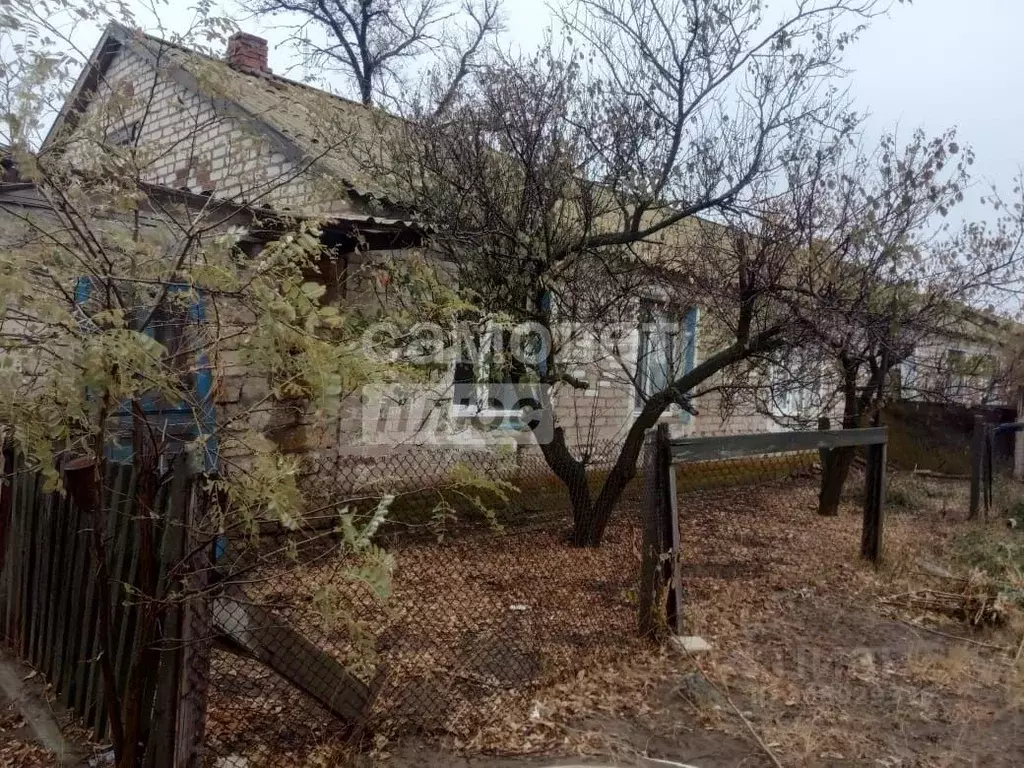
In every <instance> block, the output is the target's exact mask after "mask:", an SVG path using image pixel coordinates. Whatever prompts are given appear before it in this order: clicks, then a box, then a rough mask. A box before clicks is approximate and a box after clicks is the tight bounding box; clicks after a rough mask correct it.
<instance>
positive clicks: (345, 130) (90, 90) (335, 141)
mask: <svg viewBox="0 0 1024 768" xmlns="http://www.w3.org/2000/svg"><path fill="white" fill-rule="evenodd" d="M122 49H125V50H130V51H132V52H134V53H135V54H137V55H139V56H141V57H142V58H144V59H145V60H147V61H149V62H150V63H151V64H152V65H153V66H154V67H155V68H158V69H160V70H161V71H163V72H165V73H166V75H167V76H168V77H169V78H171V79H173V80H174V81H175V82H177V83H178V84H179V85H181V86H183V87H185V88H187V89H189V90H191V91H193V92H195V93H198V94H199V95H201V96H203V97H205V98H207V99H209V100H210V101H211V102H213V103H214V105H215V106H216V107H217V108H219V109H220V110H221V111H223V112H225V113H228V114H232V115H233V116H234V117H236V118H238V119H240V120H241V121H243V122H245V123H247V124H249V125H250V126H252V127H254V128H255V129H256V130H258V131H259V132H260V133H261V134H263V135H264V136H265V137H266V138H267V139H269V140H270V141H271V142H272V143H273V144H274V146H275V149H276V150H278V151H280V152H281V153H282V154H284V156H285V157H286V158H288V159H290V160H293V161H299V162H306V163H312V168H313V169H314V170H319V171H321V172H323V173H325V174H327V175H328V176H330V177H331V178H333V179H336V180H338V181H340V182H342V183H343V184H344V185H345V186H346V187H347V189H348V190H349V192H350V193H351V194H353V195H354V196H356V197H360V198H371V199H372V198H376V199H380V200H382V201H384V202H386V199H385V198H384V196H383V194H382V192H381V190H380V188H379V186H378V185H376V184H375V183H374V182H373V180H372V179H371V178H369V177H368V176H367V175H366V174H365V173H364V172H363V171H361V169H360V164H359V163H358V162H357V160H356V156H355V151H356V144H357V143H358V144H359V146H360V147H362V148H363V150H364V151H365V148H366V138H367V136H368V135H370V136H372V135H374V134H376V133H377V131H379V127H380V125H381V124H382V123H386V122H388V121H387V120H384V121H382V120H380V118H381V117H382V116H383V115H384V113H382V112H380V110H377V109H375V108H373V107H366V106H364V105H362V104H360V103H358V102H354V101H350V100H348V99H344V98H341V97H339V96H335V95H333V94H330V93H327V92H326V91H322V90H319V89H316V88H312V87H310V86H308V85H304V84H302V83H299V82H296V81H294V80H289V79H288V78H284V77H280V76H279V75H274V74H272V73H270V72H263V71H258V70H251V69H240V68H236V67H235V66H232V65H230V64H228V63H227V62H226V61H224V60H222V59H218V58H214V57H212V56H208V55H206V54H203V53H200V52H198V51H195V50H191V49H189V48H185V47H183V46H181V45H178V44H177V43H173V42H170V41H167V40H162V39H160V38H157V37H154V36H152V35H148V34H145V33H143V32H140V31H132V30H130V29H128V28H127V27H125V26H123V25H121V24H117V23H112V24H110V25H108V27H107V28H106V30H105V31H104V33H103V36H102V38H101V39H100V42H99V43H98V44H97V46H96V48H95V50H94V51H93V53H92V55H91V56H90V58H89V62H88V64H87V65H86V67H85V69H84V71H83V73H82V75H81V76H80V77H79V80H78V82H77V83H76V85H75V88H74V90H73V91H72V94H71V96H70V97H69V99H68V102H67V105H66V108H65V109H64V110H63V111H62V112H61V114H60V115H59V116H58V118H57V120H56V121H55V122H54V125H53V127H52V128H51V129H50V133H49V135H48V136H47V138H46V141H45V142H44V145H43V146H44V147H45V146H46V144H48V143H50V142H51V141H52V140H53V139H54V137H56V136H57V135H59V134H60V132H62V131H64V130H66V129H69V128H73V127H74V125H75V124H76V123H77V120H78V116H79V115H80V114H81V113H82V112H83V111H84V109H85V108H86V106H87V105H88V102H89V100H90V99H91V98H92V96H93V94H94V93H95V91H96V88H97V85H98V84H99V83H101V82H103V78H104V76H105V74H106V72H107V70H108V69H109V67H110V65H111V64H112V62H113V61H114V59H115V57H116V56H117V54H118V53H119V52H120V51H121V50H122ZM392 119H393V118H392Z"/></svg>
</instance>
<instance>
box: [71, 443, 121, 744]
mask: <svg viewBox="0 0 1024 768" xmlns="http://www.w3.org/2000/svg"><path fill="white" fill-rule="evenodd" d="M130 472H131V466H130V465H126V464H119V463H115V462H111V463H110V464H109V465H108V473H107V475H108V476H107V482H106V484H105V486H104V488H103V494H102V496H101V501H100V510H99V512H100V513H99V514H98V515H97V517H96V520H97V524H99V523H100V522H102V525H103V528H102V529H101V531H102V537H101V548H102V552H100V553H96V554H97V555H98V556H101V557H102V558H103V564H104V565H105V570H106V580H105V581H100V580H99V579H100V575H101V574H100V570H99V565H100V564H99V562H97V563H96V564H95V571H96V578H97V582H96V591H95V593H94V595H95V601H96V620H95V623H94V625H93V628H92V640H91V648H90V652H89V658H90V659H91V660H92V663H91V664H90V668H89V679H88V684H87V685H88V690H87V693H86V706H85V709H84V710H83V712H82V714H83V719H84V720H85V722H86V725H88V727H89V728H90V729H91V730H92V732H93V734H94V735H95V736H96V738H101V736H102V734H103V732H104V731H105V728H106V720H107V694H108V691H106V690H105V686H104V682H103V667H102V661H103V656H104V654H106V653H109V652H110V650H111V648H110V645H111V640H112V638H111V636H110V635H109V634H106V633H104V620H106V621H107V622H109V621H110V620H111V619H112V616H111V610H110V608H111V597H112V594H111V593H112V591H113V589H114V587H115V585H114V584H112V583H111V582H113V581H114V580H115V579H116V575H115V573H114V572H113V571H112V570H111V564H112V560H113V557H114V552H113V551H112V544H113V542H114V541H116V538H117V528H118V523H119V519H120V516H121V506H122V504H123V503H124V500H125V492H126V491H127V488H128V484H129V473H130ZM108 661H109V659H108Z"/></svg>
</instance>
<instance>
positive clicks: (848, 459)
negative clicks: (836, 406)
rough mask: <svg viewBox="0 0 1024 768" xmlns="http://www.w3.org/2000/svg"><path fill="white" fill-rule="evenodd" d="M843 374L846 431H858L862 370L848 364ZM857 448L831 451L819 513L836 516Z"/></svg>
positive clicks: (819, 499) (823, 470)
mask: <svg viewBox="0 0 1024 768" xmlns="http://www.w3.org/2000/svg"><path fill="white" fill-rule="evenodd" d="M844 369H845V371H844V375H843V429H855V428H856V427H857V426H858V425H859V421H860V401H859V400H858V398H857V374H858V368H857V367H855V366H852V365H849V364H844ZM855 454H856V448H834V449H832V450H830V451H829V452H828V456H827V457H826V459H825V462H824V464H823V465H822V467H821V491H820V493H819V494H818V514H819V515H824V516H826V517H835V516H836V515H838V514H839V502H840V500H841V499H842V497H843V487H844V486H845V485H846V478H847V477H849V475H850V467H851V466H852V465H853V457H854V455H855Z"/></svg>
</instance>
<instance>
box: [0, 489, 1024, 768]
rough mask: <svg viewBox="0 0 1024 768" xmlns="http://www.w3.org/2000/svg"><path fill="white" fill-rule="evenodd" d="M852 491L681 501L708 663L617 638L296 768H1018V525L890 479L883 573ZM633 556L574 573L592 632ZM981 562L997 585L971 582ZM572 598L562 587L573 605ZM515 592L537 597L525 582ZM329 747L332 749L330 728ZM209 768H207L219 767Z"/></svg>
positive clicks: (478, 578) (256, 724)
mask: <svg viewBox="0 0 1024 768" xmlns="http://www.w3.org/2000/svg"><path fill="white" fill-rule="evenodd" d="M860 482H862V480H861V479H860V478H856V477H855V478H853V479H852V480H851V492H850V499H849V500H848V501H847V502H846V503H845V504H844V506H843V509H842V514H841V515H840V516H839V517H836V518H821V517H819V516H817V515H816V514H815V506H816V483H817V479H816V478H814V477H809V478H805V479H803V480H798V481H787V482H784V483H776V484H774V485H771V486H761V487H754V488H745V489H732V490H719V491H706V492H701V493H688V494H685V495H683V496H681V498H680V509H681V518H682V520H681V533H682V548H683V552H684V558H683V560H684V565H683V579H684V585H685V591H686V610H685V620H686V631H687V632H688V633H692V634H699V635H701V636H702V637H704V638H705V639H707V640H708V641H709V642H710V643H711V644H712V650H711V651H710V652H709V653H705V654H701V655H699V656H696V657H693V656H688V655H685V654H681V653H680V652H678V651H674V650H669V649H666V648H662V647H655V646H652V645H644V644H643V643H641V642H639V641H637V640H636V639H635V638H634V639H630V638H629V635H628V634H627V633H624V632H623V630H622V628H621V627H616V633H617V634H616V636H619V637H622V638H623V639H622V641H621V642H620V644H619V651H618V653H617V654H611V653H606V652H602V654H601V655H600V656H599V657H593V660H592V661H590V662H589V664H588V668H587V669H585V670H584V671H582V672H580V673H579V674H577V675H576V676H575V677H571V678H569V679H565V678H564V677H563V678H562V679H560V680H559V682H557V683H555V684H551V685H545V686H542V687H540V688H539V689H538V690H537V691H536V692H535V693H534V694H533V695H532V697H531V699H530V700H529V701H528V702H526V705H525V706H523V704H524V703H523V702H521V701H516V702H514V703H513V702H511V701H510V702H509V704H508V706H506V707H504V708H501V707H498V708H489V709H488V710H487V717H486V719H485V721H484V722H483V723H482V724H479V725H478V724H477V722H476V721H473V727H472V728H468V727H463V728H459V729H453V728H445V729H442V730H441V731H434V732H430V733H424V734H421V735H419V736H410V735H406V736H403V737H402V738H396V737H387V736H385V735H383V734H377V737H376V738H375V739H374V740H373V742H372V744H371V745H370V746H371V747H372V749H371V750H370V751H368V752H364V753H362V754H361V755H359V756H354V755H352V754H351V753H348V754H343V752H342V751H341V750H340V749H339V750H335V749H334V748H333V747H332V748H331V749H330V751H329V752H328V751H322V752H320V755H321V757H322V759H317V760H312V759H307V757H308V753H306V754H307V757H303V758H302V759H301V760H298V761H297V762H295V761H292V762H288V763H287V764H288V765H300V764H301V765H316V766H325V767H326V766H335V765H363V766H376V765H392V766H399V768H404V767H405V766H409V767H410V768H411V767H412V766H417V768H421V767H422V768H442V767H443V768H511V766H519V765H521V766H528V765H532V766H550V765H557V764H560V763H561V764H565V762H566V761H572V762H574V763H579V762H586V763H588V764H595V765H610V764H614V765H617V766H623V767H624V766H641V765H643V766H657V765H672V762H674V763H676V764H687V765H693V766H699V768H724V767H725V766H730V767H732V766H743V767H744V768H758V767H759V766H778V765H783V766H787V768H789V767H790V766H837V767H839V766H872V767H879V766H880V767H882V768H918V767H920V768H940V767H941V768H945V767H947V766H948V767H952V766H986V767H987V766H994V767H995V768H999V767H1000V766H1020V765H1024V654H1022V653H1021V648H1022V646H1024V641H1022V636H1024V619H1022V618H1021V611H1020V608H1019V604H1015V603H1014V600H1015V599H1016V600H1018V601H1024V577H1022V575H1021V569H1022V568H1024V559H1020V558H1019V557H1018V556H1020V555H1021V554H1022V553H1024V520H1021V526H1019V527H1018V528H1016V529H1012V530H1011V529H1009V528H1007V527H1006V525H1005V520H1002V519H1000V520H994V521H992V522H990V523H981V522H976V521H972V522H968V521H966V520H964V517H965V515H964V512H965V510H966V507H967V503H966V493H967V489H966V484H965V483H960V482H950V481H942V480H936V479H922V478H920V477H917V476H914V477H909V476H906V475H899V476H895V477H894V478H893V479H892V481H891V483H890V487H889V502H890V503H889V505H888V510H887V520H886V528H885V562H884V564H883V565H882V566H881V567H880V568H878V569H876V568H875V567H873V566H871V565H869V564H867V563H865V562H863V561H862V560H861V559H860V558H859V555H858V553H859V546H860V527H861V516H860V509H859V503H858V501H857V498H856V496H857V486H858V483H860ZM1021 498H1024V494H1022V496H1021ZM1022 509H1024V507H1022ZM531 541H533V540H531ZM537 541H542V540H537ZM537 541H534V543H533V544H532V545H531V546H533V548H534V553H533V556H534V557H536V558H537V560H536V561H535V562H534V563H533V565H537V564H538V563H545V565H544V567H540V566H537V567H536V568H534V567H533V566H531V569H532V570H533V571H536V572H537V574H538V575H541V576H544V577H545V578H555V579H557V578H558V577H559V573H561V574H562V575H565V574H567V573H569V572H568V571H566V570H565V569H564V568H561V569H560V570H559V571H558V572H554V571H553V570H552V567H553V566H551V565H550V563H548V560H550V561H551V562H556V561H555V560H554V557H555V554H557V552H558V551H560V550H559V549H558V547H559V546H560V545H558V543H557V542H556V541H555V540H554V539H552V540H551V541H550V542H548V543H547V544H545V545H544V546H541V545H540V544H538V543H537ZM547 549H551V552H552V553H555V554H551V555H548V554H547ZM633 549H634V545H633V543H632V539H630V538H629V537H622V540H621V541H618V542H613V546H609V547H608V548H607V549H605V550H603V551H602V553H601V554H600V555H596V554H595V555H589V557H592V558H593V557H598V558H599V561H595V562H594V563H589V564H588V566H587V567H586V568H580V569H578V570H579V573H576V574H575V576H573V578H578V579H580V580H581V581H580V584H581V585H584V582H585V581H586V579H590V580H592V578H591V577H592V575H593V574H592V573H591V571H594V572H600V574H601V576H602V578H601V580H600V584H599V585H598V586H595V585H593V584H591V585H590V586H589V587H587V588H589V589H592V590H593V591H594V598H593V599H589V600H588V599H583V598H580V599H579V600H578V601H577V602H578V604H577V605H575V606H573V609H574V610H577V611H587V610H588V608H587V605H588V604H589V602H593V604H594V607H593V609H592V614H593V616H592V619H593V622H591V623H594V622H596V623H597V624H600V623H601V621H603V619H601V617H604V616H611V617H616V616H619V614H620V613H621V614H622V615H627V614H628V615H629V616H633V615H634V610H635V609H634V607H633V606H632V604H631V603H630V595H629V590H627V589H625V588H624V586H623V585H624V584H625V583H626V581H628V580H629V579H631V578H632V573H631V569H632V568H633V567H634V565H635V563H634V560H635V557H634V555H635V552H633ZM406 554H407V557H406V558H405V559H406V562H411V563H413V565H414V564H415V562H416V561H415V559H413V558H412V557H411V556H410V555H408V553H406ZM484 555H486V556H487V558H489V560H488V562H491V561H494V562H496V563H499V564H500V566H501V567H497V566H496V567H494V568H491V569H489V570H487V571H481V570H480V569H479V568H478V567H477V566H476V565H474V564H476V563H478V560H477V559H476V558H482V557H484ZM1014 557H1018V559H1017V560H1014ZM544 558H548V559H547V560H545V559H544ZM458 560H459V561H461V562H462V564H463V567H462V570H459V571H457V572H458V573H466V574H470V573H472V574H475V576H474V581H473V584H476V583H477V582H479V584H481V585H483V586H480V587H478V586H474V589H476V590H477V591H480V590H481V589H484V588H486V594H485V592H483V591H480V595H479V596H478V599H479V601H483V600H484V598H485V597H486V596H487V595H489V594H491V593H493V595H494V597H493V600H499V598H500V601H501V602H502V604H504V603H507V602H508V599H509V595H510V594H511V593H509V592H508V589H509V588H510V587H509V585H508V583H506V582H508V581H512V582H515V583H516V584H518V588H519V589H520V590H524V589H526V586H528V585H524V583H523V581H522V577H521V574H520V571H519V570H517V569H521V568H523V567H525V566H524V565H523V564H522V563H521V562H520V561H521V560H522V555H521V554H519V553H518V552H517V551H511V550H510V551H509V552H508V553H506V559H505V560H501V559H499V558H498V557H497V555H496V553H494V552H486V551H483V550H481V549H480V548H479V547H476V548H474V549H473V550H472V552H471V551H469V550H468V549H467V550H466V551H463V550H461V549H460V550H459V558H458ZM979 562H980V563H983V564H985V567H987V568H989V572H990V573H989V576H985V577H983V576H982V575H980V574H979V573H977V572H972V570H971V565H972V563H975V564H976V563H979ZM616 563H619V565H616ZM1015 563H1016V565H1015ZM560 564H561V565H562V566H564V565H565V563H564V562H561V563H560ZM617 569H618V570H620V571H621V573H619V574H618V576H616V573H617V572H618V570H617ZM993 569H994V570H995V571H997V576H998V578H996V577H993V576H992V575H991V572H992V571H993ZM1000 569H1001V570H1000ZM574 573H575V572H574ZM620 577H621V578H620ZM567 578H568V577H567ZM573 578H569V581H570V582H571V581H572V580H573ZM620 582H621V583H620ZM587 583H589V582H587ZM993 584H994V585H996V587H997V588H998V589H999V590H1000V591H1001V592H1004V593H1005V594H1004V600H1003V601H1002V602H993V601H987V600H985V599H983V600H982V601H981V603H978V602H977V601H976V600H974V597H975V596H976V594H982V595H984V594H987V593H986V592H985V590H986V589H991V588H993ZM584 586H585V585H584ZM584 586H580V585H573V589H574V590H575V592H576V593H579V594H580V595H583V594H585V593H584V591H581V590H583V589H584ZM443 587H444V585H443V583H442V582H438V583H437V584H434V585H432V586H431V589H430V590H427V591H426V592H423V593H422V594H418V595H417V600H420V601H428V600H432V601H433V602H428V604H429V605H431V606H435V605H436V606H438V608H432V610H439V607H440V606H441V605H442V604H443V601H444V600H445V599H446V597H447V599H449V600H450V599H451V594H452V593H451V591H450V589H449V590H448V591H447V592H446V591H444V589H443ZM449 587H450V585H449ZM428 592H432V593H433V594H428ZM474 594H476V593H475V592H474ZM958 595H964V596H965V597H964V602H963V605H964V606H965V610H964V612H963V615H956V614H955V612H952V613H951V612H950V611H946V610H940V609H937V608H936V606H935V603H936V601H937V600H940V599H941V600H952V599H954V598H956V597H957V596H958ZM513 597H515V600H516V601H527V600H529V599H531V590H526V591H525V592H524V593H523V594H518V593H517V594H515V595H513ZM598 598H600V600H599V599H598ZM972 601H973V602H972ZM516 604H517V605H518V604H519V603H518V602H517V603H516ZM616 606H618V607H616ZM979 606H980V608H979ZM549 608H550V610H555V606H546V605H540V604H538V605H537V606H536V607H532V608H531V613H534V614H536V615H538V616H539V615H542V614H543V613H544V612H545V611H546V610H548V609H549ZM992 619H998V620H999V622H998V626H991V624H992V621H991V620H992ZM972 620H977V623H978V624H979V625H980V626H977V627H976V626H972ZM460 621H461V618H460ZM584 626H589V624H585V625H584ZM606 628H607V627H606ZM463 629H464V627H461V624H460V629H459V631H460V632H461V631H463ZM474 631H478V628H474ZM588 631H591V630H588ZM592 631H596V629H595V630H592ZM416 634H417V633H412V635H410V637H411V636H414V635H416ZM451 637H452V638H454V637H456V635H452V636H451ZM588 637H589V635H588ZM442 639H444V638H442ZM542 639H544V640H545V642H546V643H549V639H547V638H542ZM591 644H592V643H591V641H589V640H588V644H587V646H584V647H589V645H591ZM440 645H441V644H440V642H439V644H438V647H440ZM453 647H454V646H453ZM566 648H570V646H569V645H567V646H566ZM430 650H431V652H435V649H433V648H432V649H430ZM581 658H583V657H581ZM587 658H590V657H587ZM227 693H229V692H228V691H226V690H224V691H222V692H221V695H226V694H227ZM232 695H233V696H236V697H241V694H232ZM246 696H247V697H248V698H251V699H252V700H253V701H257V700H260V697H259V696H254V695H250V694H246ZM495 701H496V702H498V701H499V700H497V699H496V700H495ZM286 712H287V710H284V711H282V709H281V708H280V707H278V706H275V707H270V708H268V709H267V713H268V715H267V717H268V718H269V719H267V720H266V721H263V720H254V719H252V718H250V717H246V718H244V719H242V721H241V723H242V725H243V726H244V728H243V730H245V731H246V732H248V733H251V734H254V735H258V734H263V736H264V737H265V736H266V735H267V733H268V732H269V731H270V730H271V729H272V728H273V727H274V726H273V723H274V721H275V720H276V721H278V722H279V723H280V724H281V725H282V727H284V728H285V730H288V731H290V732H292V735H293V737H294V736H295V735H296V732H295V731H293V729H292V726H291V725H289V724H291V723H292V722H293V719H292V718H286V717H285V714H286ZM296 714H298V713H296ZM310 722H313V720H312V719H311V720H310ZM212 730H214V731H215V732H216V726H213V727H212ZM330 741H331V742H332V743H333V744H337V742H336V740H335V739H334V737H333V736H332V737H331V739H330ZM235 748H237V747H233V749H235ZM36 749H37V748H34V746H33V745H32V744H31V742H30V741H25V740H24V732H23V730H22V726H21V722H20V720H19V718H18V717H17V716H16V715H15V714H14V713H13V712H11V711H9V710H8V709H7V708H6V706H5V703H4V702H2V701H0V766H6V765H18V766H21V765H27V766H34V765H49V764H51V763H47V762H46V759H47V757H46V756H45V755H38V753H37V752H36V751H35V750H36ZM282 757H284V754H283V753H282V752H281V751H280V750H278V749H276V748H275V749H273V750H271V751H270V752H269V753H267V754H266V758H267V764H273V765H278V764H284V763H278V760H279V759H280V758H282ZM32 760H37V762H32ZM39 760H41V761H42V762H39ZM245 760H246V761H249V758H245ZM658 761H672V762H658ZM257 763H258V761H250V762H238V763H237V764H239V765H245V766H247V768H248V766H255V765H257ZM211 764H213V765H216V764H217V763H216V761H215V760H213V759H212V758H211ZM225 764H226V763H225ZM232 765H234V763H232Z"/></svg>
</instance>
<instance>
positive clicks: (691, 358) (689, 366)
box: [683, 307, 700, 424]
mask: <svg viewBox="0 0 1024 768" xmlns="http://www.w3.org/2000/svg"><path fill="white" fill-rule="evenodd" d="M699 321H700V308H699V307H690V309H689V310H688V311H687V312H686V322H685V327H686V331H685V334H684V338H683V343H684V344H686V347H685V350H684V353H683V373H684V374H686V373H689V372H690V371H692V370H693V369H694V366H696V364H697V324H698V322H699ZM690 392H691V393H692V392H693V390H690ZM692 420H693V415H692V414H690V413H687V412H686V411H683V424H689V423H690V422H691V421H692Z"/></svg>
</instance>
